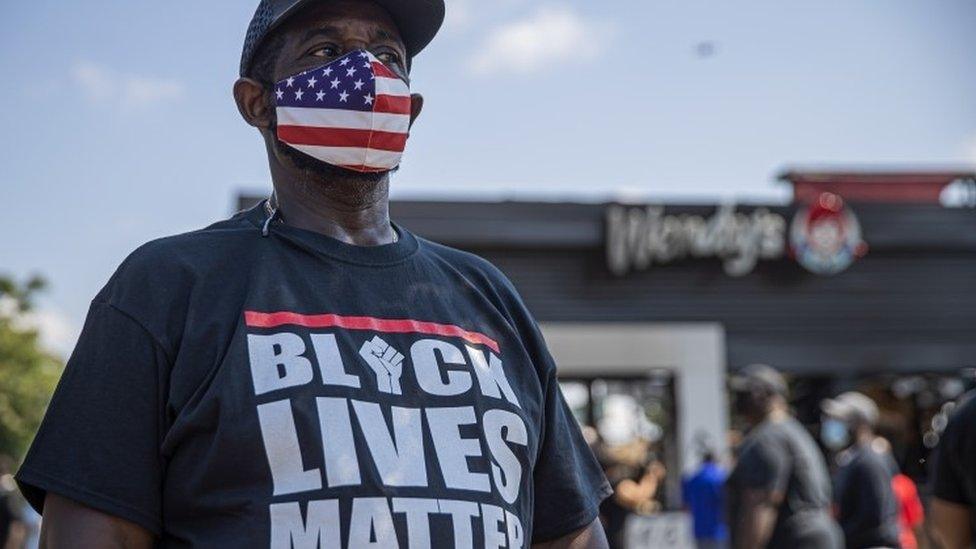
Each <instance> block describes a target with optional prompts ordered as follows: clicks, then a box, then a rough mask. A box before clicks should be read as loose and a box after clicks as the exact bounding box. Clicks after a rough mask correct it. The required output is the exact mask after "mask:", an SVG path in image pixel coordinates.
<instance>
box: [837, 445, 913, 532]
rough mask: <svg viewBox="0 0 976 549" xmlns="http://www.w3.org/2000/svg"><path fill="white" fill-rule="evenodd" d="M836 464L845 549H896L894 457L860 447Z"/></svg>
mask: <svg viewBox="0 0 976 549" xmlns="http://www.w3.org/2000/svg"><path fill="white" fill-rule="evenodd" d="M837 461H838V464H839V467H838V469H837V475H836V482H835V485H834V498H835V501H836V503H837V512H838V515H837V522H838V523H840V527H841V529H842V530H843V531H844V540H845V543H846V547H847V549H862V548H869V547H899V546H900V541H899V532H900V525H899V524H898V500H897V499H895V493H894V490H893V488H892V486H891V481H892V478H893V476H894V472H895V471H897V469H898V466H897V465H896V464H895V462H894V458H892V457H891V455H890V454H888V453H887V452H884V453H882V452H878V451H876V450H874V449H872V448H871V446H870V445H863V444H860V445H856V446H853V447H852V448H850V449H848V450H846V451H844V452H842V453H841V454H840V455H839V456H838V457H837Z"/></svg>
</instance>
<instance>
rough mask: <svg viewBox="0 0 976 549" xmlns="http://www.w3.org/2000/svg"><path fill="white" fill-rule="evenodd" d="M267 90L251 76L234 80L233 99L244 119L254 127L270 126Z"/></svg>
mask: <svg viewBox="0 0 976 549" xmlns="http://www.w3.org/2000/svg"><path fill="white" fill-rule="evenodd" d="M267 93H268V92H267V90H266V89H265V87H264V86H263V85H261V83H260V82H258V81H257V80H254V79H253V78H240V79H238V80H237V82H234V100H235V101H236V102H237V110H239V111H240V112H241V116H242V117H244V121H245V122H247V123H248V124H250V125H252V126H254V127H255V128H259V129H265V128H268V127H270V126H271V122H272V116H271V109H270V103H269V102H268V97H267Z"/></svg>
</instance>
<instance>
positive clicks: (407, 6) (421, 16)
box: [268, 0, 447, 57]
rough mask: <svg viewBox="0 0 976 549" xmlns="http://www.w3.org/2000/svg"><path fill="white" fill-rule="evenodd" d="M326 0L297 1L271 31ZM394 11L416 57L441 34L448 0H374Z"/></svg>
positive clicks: (391, 12) (409, 48)
mask: <svg viewBox="0 0 976 549" xmlns="http://www.w3.org/2000/svg"><path fill="white" fill-rule="evenodd" d="M321 1H322V0H295V2H294V3H293V4H292V5H291V6H289V7H288V8H287V9H285V10H284V11H282V12H281V15H279V16H278V17H277V18H276V19H275V21H274V22H273V23H272V24H271V26H270V27H269V28H268V32H270V31H271V30H273V29H275V28H277V27H279V26H281V24H282V23H284V22H285V21H286V20H288V19H289V18H290V17H291V16H292V15H294V14H295V13H296V12H298V10H300V9H302V8H303V7H305V6H307V5H308V4H311V3H312V2H321ZM373 1H374V2H376V4H377V5H379V6H380V7H382V8H383V9H385V10H386V11H387V13H389V14H390V17H391V18H392V19H393V22H394V24H396V26H397V29H398V30H399V31H400V38H402V39H403V45H404V46H406V48H407V55H409V56H410V57H416V55H417V54H418V53H420V52H421V51H423V50H424V48H426V47H427V46H428V45H429V44H430V43H431V42H432V41H433V40H434V37H435V36H437V32H438V31H440V29H441V26H442V25H443V24H444V17H445V15H446V13H447V10H446V7H445V5H444V0H373Z"/></svg>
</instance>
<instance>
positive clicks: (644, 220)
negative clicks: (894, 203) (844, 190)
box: [606, 194, 867, 277]
mask: <svg viewBox="0 0 976 549" xmlns="http://www.w3.org/2000/svg"><path fill="white" fill-rule="evenodd" d="M866 252H867V244H866V243H864V241H863V240H862V237H861V229H860V224H859V223H858V221H857V217H856V216H855V215H854V212H853V211H851V209H850V208H848V207H847V206H845V205H844V202H843V200H842V199H841V198H840V197H839V196H837V195H833V194H825V195H824V196H822V197H820V199H818V201H817V202H816V203H814V204H812V205H809V206H803V207H800V208H799V209H798V210H797V211H796V213H795V215H794V216H793V221H792V223H790V222H788V221H787V216H786V215H784V214H783V213H778V212H776V211H773V210H772V209H771V208H765V207H758V208H751V209H748V210H744V209H740V208H737V207H736V206H734V205H724V206H719V207H717V208H715V210H714V212H713V213H712V214H711V215H700V214H691V213H667V212H666V211H665V208H664V206H623V205H611V206H610V207H609V208H608V209H607V225H606V258H607V266H608V268H609V269H610V271H611V272H612V273H613V274H615V275H617V276H624V275H626V274H628V273H631V272H637V271H646V270H649V269H651V268H653V267H654V266H664V265H668V264H672V263H676V262H678V261H682V260H686V259H694V258H699V259H706V258H716V259H719V260H720V261H721V262H722V267H723V269H724V270H725V272H726V274H728V275H729V276H734V277H741V276H745V275H748V274H749V273H751V272H752V271H753V270H755V268H756V265H758V264H759V262H760V261H775V260H781V259H783V258H785V257H787V256H792V257H794V258H796V260H797V262H799V263H800V265H802V266H803V267H804V268H805V269H807V270H808V271H810V272H812V273H816V274H821V275H833V274H837V273H840V272H842V271H844V270H845V269H846V268H848V267H849V266H850V265H851V264H852V263H853V262H854V261H855V260H856V259H857V258H859V257H861V256H863V255H864V254H865V253H866Z"/></svg>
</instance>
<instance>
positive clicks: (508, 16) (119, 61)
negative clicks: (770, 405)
mask: <svg viewBox="0 0 976 549" xmlns="http://www.w3.org/2000/svg"><path fill="white" fill-rule="evenodd" d="M449 1H450V6H449V12H450V13H449V21H448V24H447V26H446V28H445V30H444V32H443V33H442V34H441V36H440V37H439V38H438V39H437V40H436V41H435V42H434V44H433V45H432V46H431V48H430V49H429V50H428V51H426V52H424V53H423V54H422V55H421V56H420V57H419V58H418V59H417V60H416V63H415V69H414V75H413V83H414V89H415V91H418V92H421V93H423V94H425V96H426V98H427V103H426V109H425V111H424V114H423V116H422V118H421V119H420V121H419V123H418V125H417V126H415V131H414V133H413V136H412V138H411V141H410V143H409V145H408V148H407V156H406V158H405V161H404V164H403V168H402V170H401V172H400V173H399V174H397V175H396V178H395V181H394V187H395V193H396V194H397V195H398V196H412V197H416V196H422V197H438V196H450V197H473V198H485V197H491V198H502V197H523V198H539V197H545V198H549V199H554V200H558V199H585V200H599V199H605V198H608V197H612V196H619V195H620V194H621V193H624V194H627V195H629V196H632V195H635V194H636V195H639V196H645V197H647V199H649V200H671V201H674V200H696V201H708V202H713V201H718V200H730V199H740V200H751V201H756V200H761V201H782V200H784V199H785V197H786V193H785V192H784V189H783V188H782V187H781V186H780V185H777V184H776V183H775V182H774V181H773V180H774V175H775V174H776V173H777V172H778V171H779V170H780V169H781V168H783V167H785V166H793V165H816V166H835V165H844V166H848V165H894V166H901V165H906V166H907V165H919V164H922V165H930V166H945V165H948V166H953V167H958V166H967V165H969V166H972V165H976V101H974V98H976V70H974V69H976V33H974V30H973V29H976V2H973V1H972V0H945V1H942V2H936V3H933V2H930V1H924V0H915V1H909V0H873V1H866V0H865V1H857V0H855V1H852V0H821V1H818V2H806V1H804V2H800V1H796V0H755V1H752V2H704V1H700V0H684V1H681V2H676V1H671V0H668V1H663V0H662V1H658V0H614V1H607V2H594V1H592V0H591V1H582V0H553V1H547V2H536V1H532V0H491V1H487V0H449ZM254 5H256V0H249V1H248V0H207V1H205V2H200V1H197V0H170V1H168V2H133V1H132V0H85V1H78V0H74V1H68V0H32V1H31V2H8V3H6V4H5V6H4V7H3V8H2V10H0V13H2V16H0V74H3V75H4V78H3V79H2V80H0V104H2V105H3V106H4V108H3V109H2V110H0V126H2V128H3V129H4V130H5V131H3V132H2V133H0V150H2V151H3V152H2V160H3V161H2V162H0V182H2V185H3V191H4V192H3V196H4V197H5V198H6V201H5V205H6V207H5V208H4V209H3V213H2V215H0V234H2V235H3V236H2V237H0V258H2V259H0V272H3V273H9V274H13V275H15V276H18V277H26V276H27V275H28V274H29V273H34V272H37V273H41V274H43V275H45V276H46V277H47V278H48V279H49V280H50V282H51V284H52V287H51V289H50V291H49V292H48V293H47V295H46V296H45V298H44V299H43V301H42V310H41V313H40V316H41V322H42V324H43V325H44V326H45V329H46V334H47V336H48V340H49V341H50V343H51V344H52V345H53V346H54V347H55V348H56V349H58V350H59V351H61V352H66V351H67V350H70V348H71V346H72V345H73V342H74V339H75V337H76V334H77V331H78V329H79V326H80V325H81V323H82V322H83V320H84V314H85V311H86V310H87V307H88V303H89V301H90V300H91V298H92V297H93V296H94V295H95V293H97V291H98V290H99V289H100V288H101V286H102V285H103V284H104V283H105V281H106V280H107V279H108V277H109V276H110V275H111V273H112V272H113V271H114V270H115V268H116V266H117V265H118V264H119V262H121V260H122V259H123V258H124V257H125V256H126V255H127V254H128V253H129V252H131V251H132V250H133V249H134V248H136V247H137V246H138V245H140V244H141V243H143V242H146V241H148V240H151V239H153V238H156V237H160V236H164V235H168V234H174V233H178V232H182V231H186V230H190V229H193V228H196V227H199V226H202V225H204V224H207V223H209V222H210V221H212V220H216V219H219V218H221V217H225V216H226V215H227V214H228V213H230V209H231V204H232V202H233V198H234V196H235V194H236V193H237V192H239V191H240V190H242V189H247V190H252V191H256V192H266V190H267V189H268V188H269V183H268V175H267V166H266V160H265V158H264V155H263V149H262V145H261V142H260V140H259V138H258V135H257V134H256V133H255V132H254V131H252V130H250V129H249V128H247V127H246V126H245V125H244V124H243V123H242V122H241V121H240V119H239V116H238V114H237V111H236V108H235V106H234V104H233V102H232V99H231V96H230V88H231V85H232V83H233V81H234V79H235V76H236V70H237V65H238V61H239V55H240V46H241V42H242V39H243V35H244V31H245V29H246V26H247V23H248V21H249V19H250V16H251V14H252V12H253V9H254Z"/></svg>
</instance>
